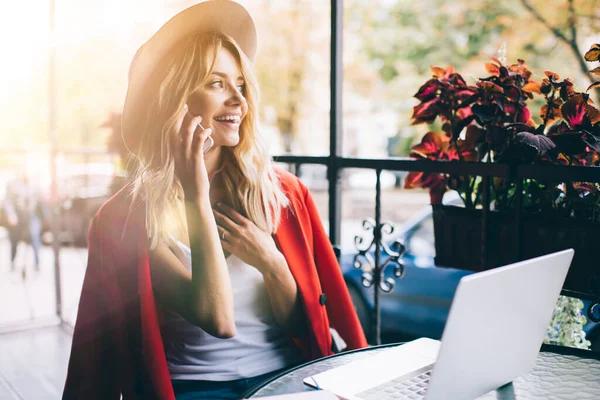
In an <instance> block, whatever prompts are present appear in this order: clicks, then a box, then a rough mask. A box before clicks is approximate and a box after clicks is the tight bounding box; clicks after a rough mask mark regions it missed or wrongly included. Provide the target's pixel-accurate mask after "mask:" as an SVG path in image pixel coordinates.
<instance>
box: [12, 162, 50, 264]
mask: <svg viewBox="0 0 600 400" xmlns="http://www.w3.org/2000/svg"><path fill="white" fill-rule="evenodd" d="M2 207H3V209H4V213H5V214H6V219H7V222H8V224H7V230H8V239H9V241H10V261H11V271H14V270H15V269H16V259H17V250H18V247H19V243H20V242H25V243H29V244H31V247H32V249H33V258H34V266H35V270H36V271H39V269H40V249H41V247H42V224H43V221H44V218H45V217H46V205H45V203H44V200H43V199H42V196H41V194H40V191H39V189H38V188H37V187H36V186H35V185H32V184H31V183H30V181H29V177H28V176H27V174H26V173H23V174H22V175H21V176H19V177H17V178H16V179H14V180H13V181H11V182H9V183H8V185H7V188H6V197H5V199H4V202H3V204H2ZM24 268H25V265H24Z"/></svg>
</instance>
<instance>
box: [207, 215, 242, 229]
mask: <svg viewBox="0 0 600 400" xmlns="http://www.w3.org/2000/svg"><path fill="white" fill-rule="evenodd" d="M213 212H214V214H215V220H216V221H217V225H218V227H220V228H222V229H224V230H226V231H227V232H237V230H238V229H239V225H237V224H236V223H235V222H234V221H232V220H231V219H229V217H228V216H226V215H224V214H222V213H220V212H219V211H217V210H214V211H213Z"/></svg>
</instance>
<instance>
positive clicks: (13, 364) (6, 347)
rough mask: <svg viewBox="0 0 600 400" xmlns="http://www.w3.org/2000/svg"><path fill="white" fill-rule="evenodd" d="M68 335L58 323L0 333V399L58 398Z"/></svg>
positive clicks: (67, 357)
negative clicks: (50, 325)
mask: <svg viewBox="0 0 600 400" xmlns="http://www.w3.org/2000/svg"><path fill="white" fill-rule="evenodd" d="M71 338H72V334H71V332H69V329H68V328H63V327H62V326H60V325H56V326H52V327H45V328H36V329H27V330H22V331H18V332H11V333H2V334H0V399H3V400H22V399H26V400H30V399H31V400H37V399H40V400H46V399H60V397H61V395H62V391H63V387H64V383H65V377H66V374H67V362H68V359H69V354H70V351H71Z"/></svg>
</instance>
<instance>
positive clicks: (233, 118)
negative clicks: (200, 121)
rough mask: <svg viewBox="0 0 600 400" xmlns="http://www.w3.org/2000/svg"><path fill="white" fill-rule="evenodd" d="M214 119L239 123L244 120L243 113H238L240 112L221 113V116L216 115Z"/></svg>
mask: <svg viewBox="0 0 600 400" xmlns="http://www.w3.org/2000/svg"><path fill="white" fill-rule="evenodd" d="M213 119H214V120H215V121H217V122H226V123H233V124H239V123H240V121H241V120H242V116H241V114H238V113H231V114H223V115H219V116H216V117H214V118H213Z"/></svg>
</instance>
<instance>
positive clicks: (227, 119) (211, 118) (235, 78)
mask: <svg viewBox="0 0 600 400" xmlns="http://www.w3.org/2000/svg"><path fill="white" fill-rule="evenodd" d="M244 89H245V83H244V78H243V77H242V72H241V69H240V66H239V65H238V62H237V60H236V59H235V58H234V56H233V55H232V54H231V52H230V51H229V50H227V49H225V48H221V50H219V52H218V53H217V58H216V61H215V67H214V69H213V72H212V73H211V74H210V75H209V77H208V80H207V81H206V83H205V84H204V86H202V87H200V88H198V89H197V90H196V91H195V92H194V93H192V94H191V96H190V97H189V98H188V101H187V104H188V106H189V110H190V113H191V114H193V115H200V116H202V122H201V124H202V126H203V127H204V129H207V128H211V129H212V134H211V136H212V139H213V140H214V142H215V143H214V146H213V147H217V146H235V145H237V144H238V143H239V141H240V135H239V133H240V124H241V122H242V119H244V117H245V116H246V113H247V112H248V104H247V103H246V99H245V98H244V96H243V93H244Z"/></svg>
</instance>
